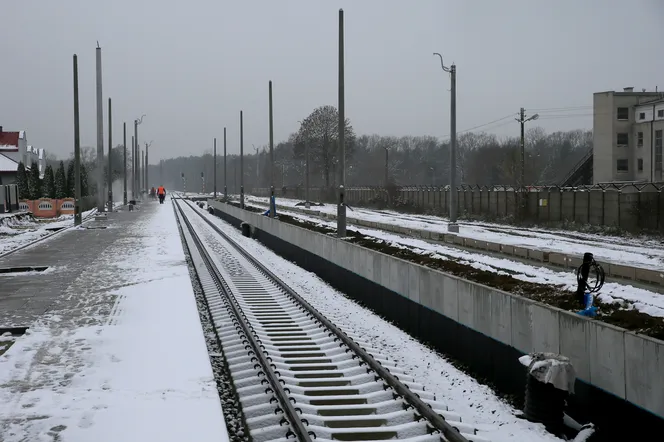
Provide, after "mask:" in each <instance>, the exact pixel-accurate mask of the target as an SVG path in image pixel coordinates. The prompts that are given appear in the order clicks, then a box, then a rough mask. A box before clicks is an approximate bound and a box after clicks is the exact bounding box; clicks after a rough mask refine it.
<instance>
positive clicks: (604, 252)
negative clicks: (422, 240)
mask: <svg viewBox="0 0 664 442" xmlns="http://www.w3.org/2000/svg"><path fill="white" fill-rule="evenodd" d="M246 198H247V201H249V202H256V203H261V204H265V205H267V204H268V201H269V199H268V198H263V197H255V196H249V195H248V196H247V197H246ZM299 202H301V200H295V199H289V198H277V210H278V208H279V207H283V208H288V207H294V206H295V205H296V204H297V203H299ZM301 208H304V207H301ZM312 210H314V211H320V212H324V213H332V214H336V212H337V207H336V205H334V204H326V205H324V206H320V207H318V206H316V207H312ZM347 216H349V217H353V218H357V219H362V220H367V221H373V222H380V223H385V224H396V225H400V226H404V227H408V228H412V229H426V230H430V231H432V232H439V233H447V219H446V218H441V217H436V216H429V215H409V214H403V213H398V212H393V211H379V210H373V209H363V208H359V207H353V208H352V209H349V210H348V212H347ZM459 235H461V236H464V237H467V238H473V239H479V240H485V241H491V242H496V243H501V244H507V245H514V246H523V247H529V248H535V249H539V250H544V251H551V252H559V253H565V254H568V255H572V256H578V257H581V256H583V254H584V253H585V252H591V253H593V254H594V255H595V258H597V259H598V260H602V261H607V262H613V263H617V264H625V265H631V266H635V267H642V268H647V269H653V270H664V243H662V241H660V240H657V239H652V238H647V237H629V238H623V237H617V236H609V235H598V234H591V233H579V232H571V231H563V230H552V229H542V228H527V229H526V228H519V227H513V226H506V225H504V224H492V223H484V222H473V221H461V222H459Z"/></svg>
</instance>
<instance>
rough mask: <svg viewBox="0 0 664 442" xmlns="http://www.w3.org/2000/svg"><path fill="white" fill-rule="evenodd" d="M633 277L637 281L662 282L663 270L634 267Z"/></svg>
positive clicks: (660, 283)
mask: <svg viewBox="0 0 664 442" xmlns="http://www.w3.org/2000/svg"><path fill="white" fill-rule="evenodd" d="M634 276H635V279H636V280H637V281H643V282H650V283H653V284H658V285H662V284H664V272H659V271H657V270H649V269H639V268H637V269H635V272H634Z"/></svg>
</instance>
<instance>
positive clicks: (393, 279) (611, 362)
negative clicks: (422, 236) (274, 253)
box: [209, 201, 664, 418]
mask: <svg viewBox="0 0 664 442" xmlns="http://www.w3.org/2000/svg"><path fill="white" fill-rule="evenodd" d="M209 204H210V205H211V206H212V207H214V208H215V209H216V210H218V211H221V212H223V213H225V214H228V215H230V216H231V217H233V218H235V219H237V220H241V221H244V222H247V223H249V224H251V225H252V226H254V227H255V228H257V229H258V230H260V231H263V232H266V233H268V234H269V235H272V236H275V237H277V238H280V239H282V240H283V241H286V242H288V243H291V244H293V245H295V246H297V247H299V248H301V249H304V250H307V251H310V252H311V253H314V254H316V255H318V256H319V257H321V258H323V259H325V260H327V261H329V262H330V263H333V264H336V265H337V266H339V267H341V268H344V269H347V270H348V271H351V272H353V273H355V274H357V275H359V276H361V277H363V278H365V279H367V280H369V281H373V282H374V283H376V284H377V285H380V286H382V287H385V288H386V289H389V290H391V291H393V292H396V293H398V294H400V295H401V296H402V297H404V298H407V299H409V300H411V301H413V302H416V303H417V304H419V305H421V306H424V307H426V308H428V309H430V310H432V311H434V312H437V313H439V314H441V315H443V316H445V317H446V318H449V319H451V320H453V321H456V322H457V323H459V324H462V325H464V326H466V327H468V328H470V329H473V330H475V331H477V332H479V333H481V334H482V335H485V336H486V337H489V338H491V339H493V340H495V341H498V342H500V343H502V344H505V345H507V346H510V347H512V348H514V349H516V350H517V351H518V352H520V353H529V352H532V351H544V352H554V353H560V354H563V355H565V356H568V357H569V358H570V359H571V360H572V362H573V364H574V367H575V368H576V371H577V375H578V378H579V379H580V380H582V381H584V382H585V383H587V384H589V385H590V386H594V387H596V388H598V389H600V390H603V391H606V392H608V393H611V394H612V395H614V396H616V397H617V398H620V399H624V400H626V401H628V402H630V403H632V404H634V405H636V406H637V407H640V408H642V409H645V410H647V411H649V412H650V413H652V414H654V415H656V416H659V417H660V418H664V342H662V341H658V340H655V339H652V338H649V337H646V336H641V335H638V334H636V333H633V332H629V331H626V330H624V329H620V328H618V327H614V326H611V325H608V324H604V323H601V322H598V321H595V320H590V319H587V318H584V317H581V316H579V315H577V314H574V313H570V312H567V311H563V310H560V309H557V308H554V307H550V306H547V305H544V304H541V303H537V302H534V301H531V300H529V299H526V298H523V297H520V296H516V295H512V294H510V293H506V292H503V291H500V290H496V289H493V288H490V287H486V286H483V285H480V284H477V283H473V282H470V281H466V280H463V279H460V278H457V277H454V276H451V275H448V274H446V273H443V272H440V271H436V270H433V269H429V268H427V267H422V266H419V265H416V264H413V263H410V262H408V261H404V260H401V259H398V258H394V257H392V256H389V255H386V254H383V253H379V252H375V251H372V250H369V249H366V248H363V247H360V246H356V245H353V244H350V243H347V242H345V241H341V240H338V239H336V238H334V237H330V236H327V235H323V234H319V233H316V232H312V231H309V230H306V229H302V228H299V227H296V226H293V225H289V224H286V223H281V222H279V221H278V220H273V219H270V218H268V217H265V216H262V215H259V214H256V213H252V212H248V211H244V210H241V209H239V208H237V207H235V206H231V205H228V204H224V203H220V202H214V201H209ZM577 384H578V383H577Z"/></svg>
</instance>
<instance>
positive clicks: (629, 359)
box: [625, 332, 664, 418]
mask: <svg viewBox="0 0 664 442" xmlns="http://www.w3.org/2000/svg"><path fill="white" fill-rule="evenodd" d="M663 373H664V343H663V342H661V341H657V340H655V339H652V338H649V337H647V336H642V335H636V334H634V333H631V332H627V333H625V396H626V399H627V400H628V401H630V402H633V403H634V404H636V405H638V406H640V407H643V408H645V409H646V410H650V411H651V412H653V413H655V414H657V415H658V416H660V417H662V418H664V376H662V374H663Z"/></svg>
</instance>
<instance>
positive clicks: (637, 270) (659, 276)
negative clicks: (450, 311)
mask: <svg viewBox="0 0 664 442" xmlns="http://www.w3.org/2000/svg"><path fill="white" fill-rule="evenodd" d="M252 204H256V205H260V206H266V207H267V204H262V203H252ZM281 209H283V210H287V211H292V212H296V213H301V214H303V215H310V216H317V217H320V218H324V219H328V220H335V219H336V215H335V214H329V213H324V212H320V211H312V210H306V209H302V208H299V207H290V206H282V207H281ZM348 222H349V223H350V224H355V225H358V226H362V227H368V228H373V229H378V230H384V231H386V232H391V233H396V234H401V235H405V236H410V237H415V238H422V239H426V240H431V241H437V242H444V243H445V244H446V245H450V246H460V247H468V248H472V249H478V250H488V251H490V252H494V253H501V254H504V255H508V256H517V257H519V258H523V259H527V260H531V261H537V262H541V263H549V264H552V265H555V266H558V267H563V268H570V269H577V268H578V267H579V266H580V265H581V262H582V258H580V257H578V256H569V255H566V254H563V253H558V252H551V251H549V250H541V249H532V248H529V247H523V246H512V245H507V244H501V243H495V242H491V241H484V240H476V239H472V238H466V237H462V236H459V235H456V234H446V233H439V232H432V231H429V230H425V229H408V228H404V227H401V226H398V225H394V224H388V223H380V222H373V221H366V220H362V219H355V218H348ZM598 263H599V264H600V265H601V266H602V267H603V268H604V272H605V273H606V275H607V276H610V277H613V278H618V279H626V280H631V281H641V282H645V283H648V284H651V285H658V286H661V287H663V288H664V271H658V270H652V269H646V268H641V267H633V266H626V265H622V264H614V263H610V262H605V261H602V262H600V261H598Z"/></svg>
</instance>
